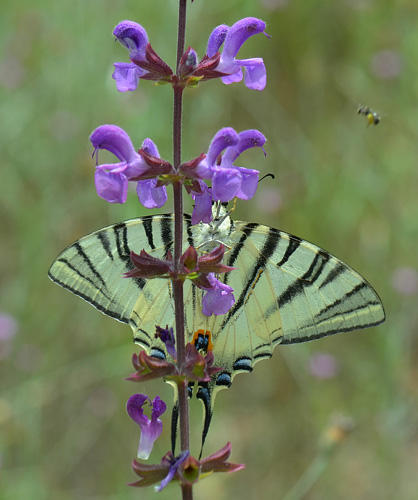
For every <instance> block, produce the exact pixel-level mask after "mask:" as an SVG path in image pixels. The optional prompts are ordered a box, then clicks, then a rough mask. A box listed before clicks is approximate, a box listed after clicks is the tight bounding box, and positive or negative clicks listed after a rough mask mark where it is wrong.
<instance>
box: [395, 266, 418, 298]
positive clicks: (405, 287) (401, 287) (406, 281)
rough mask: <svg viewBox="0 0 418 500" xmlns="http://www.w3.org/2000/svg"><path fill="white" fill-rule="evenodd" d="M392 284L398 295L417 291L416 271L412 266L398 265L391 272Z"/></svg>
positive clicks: (417, 279)
mask: <svg viewBox="0 0 418 500" xmlns="http://www.w3.org/2000/svg"><path fill="white" fill-rule="evenodd" d="M391 281H392V286H393V288H394V289H395V290H396V291H397V292H398V293H399V294H400V295H415V294H416V293H418V271H417V270H416V269H414V268H413V267H398V269H395V270H394V271H393V273H392V280H391Z"/></svg>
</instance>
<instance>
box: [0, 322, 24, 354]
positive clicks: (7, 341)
mask: <svg viewBox="0 0 418 500" xmlns="http://www.w3.org/2000/svg"><path fill="white" fill-rule="evenodd" d="M18 329H19V325H18V323H17V320H16V319H15V318H14V317H13V316H12V315H11V314H7V313H0V359H6V358H8V357H9V356H10V354H11V352H12V339H13V337H14V336H15V335H16V333H17V331H18Z"/></svg>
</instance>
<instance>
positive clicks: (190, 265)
mask: <svg viewBox="0 0 418 500" xmlns="http://www.w3.org/2000/svg"><path fill="white" fill-rule="evenodd" d="M224 253H225V247H224V245H220V246H219V247H217V248H215V250H213V251H212V252H210V253H208V254H205V255H203V256H200V257H199V256H198V254H197V251H196V249H195V248H194V247H191V246H190V247H189V248H188V249H187V250H186V251H185V252H184V253H183V255H182V256H181V258H180V270H179V272H178V273H177V272H176V271H175V269H174V261H173V257H172V255H171V253H170V252H168V253H167V258H166V259H165V260H163V259H157V258H156V257H153V256H152V255H150V254H148V253H147V252H146V251H145V250H141V252H140V254H139V255H138V254H136V253H135V252H134V251H131V255H130V256H131V262H132V264H133V269H132V270H131V271H128V272H127V273H125V274H124V276H125V277H126V278H148V279H151V278H171V279H173V280H175V279H179V280H185V279H186V278H188V279H191V280H192V281H193V283H194V284H195V285H196V286H197V287H199V288H202V289H204V290H211V289H213V288H214V285H213V283H211V281H210V278H208V274H209V273H228V272H230V271H232V270H234V269H235V268H234V267H230V266H226V265H224V264H222V259H223V256H224Z"/></svg>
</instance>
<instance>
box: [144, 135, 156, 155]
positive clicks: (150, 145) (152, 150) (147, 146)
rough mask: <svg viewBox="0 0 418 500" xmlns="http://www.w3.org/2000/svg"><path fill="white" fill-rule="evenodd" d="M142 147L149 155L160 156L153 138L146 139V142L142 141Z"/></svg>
mask: <svg viewBox="0 0 418 500" xmlns="http://www.w3.org/2000/svg"><path fill="white" fill-rule="evenodd" d="M142 149H143V150H144V151H145V152H146V153H147V154H149V155H152V156H156V157H157V158H159V157H160V153H159V152H158V149H157V146H156V145H155V143H154V141H153V140H151V139H148V138H147V139H144V142H143V143H142Z"/></svg>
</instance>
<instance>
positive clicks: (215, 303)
mask: <svg viewBox="0 0 418 500" xmlns="http://www.w3.org/2000/svg"><path fill="white" fill-rule="evenodd" d="M209 276H210V275H209ZM211 279H212V282H213V283H214V284H215V288H214V289H213V290H209V291H208V292H206V294H205V296H204V297H203V299H202V313H203V314H204V315H205V316H211V315H212V314H214V315H215V316H218V315H220V314H226V313H227V312H228V311H229V310H230V309H231V307H232V306H233V305H234V302H235V298H234V295H233V294H232V292H233V291H234V290H233V288H231V287H230V286H228V285H225V284H224V283H221V282H220V281H219V280H217V279H216V278H213V277H211Z"/></svg>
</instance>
